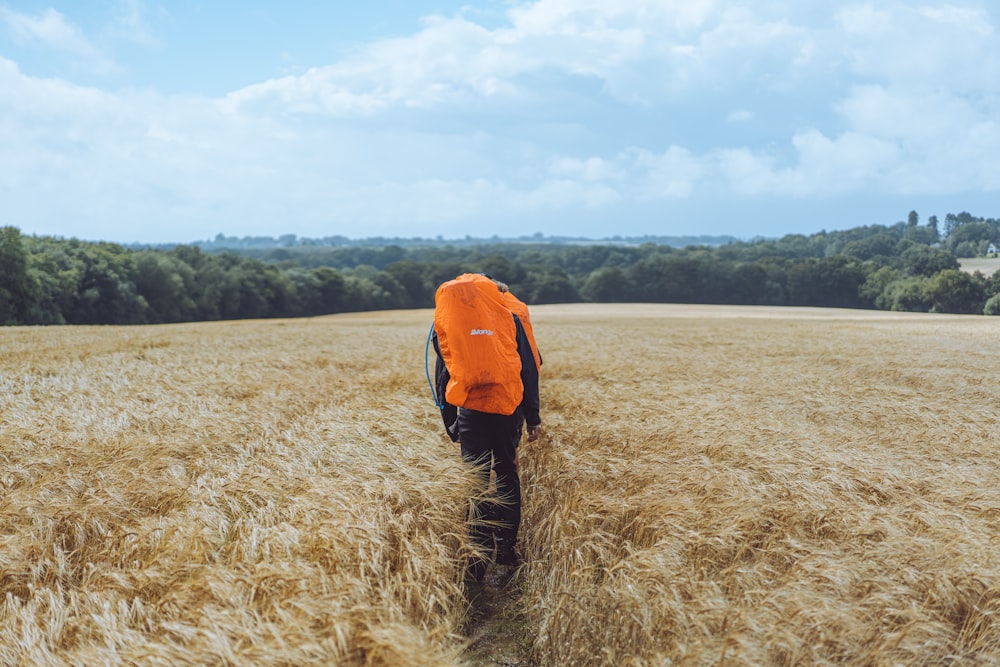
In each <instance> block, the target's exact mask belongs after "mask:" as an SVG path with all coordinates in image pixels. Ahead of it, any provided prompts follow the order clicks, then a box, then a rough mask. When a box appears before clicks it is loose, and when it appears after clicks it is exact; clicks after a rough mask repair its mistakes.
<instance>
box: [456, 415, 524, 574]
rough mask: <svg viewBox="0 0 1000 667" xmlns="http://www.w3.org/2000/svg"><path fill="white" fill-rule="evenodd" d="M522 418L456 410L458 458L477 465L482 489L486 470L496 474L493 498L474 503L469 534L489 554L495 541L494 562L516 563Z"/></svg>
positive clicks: (485, 480)
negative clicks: (459, 453)
mask: <svg viewBox="0 0 1000 667" xmlns="http://www.w3.org/2000/svg"><path fill="white" fill-rule="evenodd" d="M523 424H524V419H523V418H522V417H521V414H520V413H519V412H516V413H514V414H513V415H493V414H489V413H486V412H477V411H475V410H464V409H463V410H459V413H458V436H459V440H460V442H461V445H462V460H463V461H465V462H466V463H471V464H473V465H476V466H478V474H479V475H480V479H481V480H482V489H483V490H486V488H487V487H488V486H489V483H490V470H491V469H492V470H493V471H494V472H495V473H496V476H497V494H496V498H495V499H492V498H491V499H486V500H483V501H481V502H478V503H476V505H475V508H474V512H475V517H474V520H473V522H472V527H471V534H472V538H473V539H474V540H475V541H476V543H477V544H478V545H479V546H480V547H482V548H483V550H484V551H486V553H489V552H490V551H491V550H492V548H493V540H494V539H495V540H496V547H497V555H496V562H497V563H500V564H504V565H512V564H514V563H515V562H516V560H517V556H516V555H515V551H514V547H515V546H516V544H517V531H518V528H519V527H520V525H521V479H520V478H519V477H518V475H517V445H518V443H519V442H520V440H521V427H522V425H523Z"/></svg>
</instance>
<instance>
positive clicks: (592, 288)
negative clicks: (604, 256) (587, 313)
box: [580, 266, 632, 303]
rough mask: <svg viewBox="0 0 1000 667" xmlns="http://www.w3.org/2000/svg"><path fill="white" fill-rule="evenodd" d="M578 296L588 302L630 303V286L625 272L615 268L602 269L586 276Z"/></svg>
mask: <svg viewBox="0 0 1000 667" xmlns="http://www.w3.org/2000/svg"><path fill="white" fill-rule="evenodd" d="M580 294H581V296H583V298H585V299H586V300H588V301H596V302H599V303H608V302H623V301H631V300H632V286H631V284H630V283H629V280H628V278H626V277H625V272H624V271H622V270H621V269H620V268H618V267H617V266H609V267H602V268H599V269H597V270H595V271H593V272H591V273H590V274H589V275H588V276H587V278H586V280H584V282H583V286H582V287H581V288H580Z"/></svg>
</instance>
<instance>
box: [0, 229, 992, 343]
mask: <svg viewBox="0 0 1000 667" xmlns="http://www.w3.org/2000/svg"><path fill="white" fill-rule="evenodd" d="M998 241H1000V221H998V220H995V219H984V218H978V217H975V216H972V215H970V214H969V213H960V214H957V215H955V214H949V215H948V216H946V218H945V221H944V225H943V229H939V221H938V220H937V218H935V217H933V216H932V217H931V218H929V219H928V221H927V222H926V223H925V224H922V223H921V222H920V220H919V216H918V215H917V213H916V212H911V213H910V215H909V217H908V219H907V220H906V221H905V222H899V223H896V224H894V225H872V226H865V227H856V228H853V229H848V230H845V231H834V232H826V231H823V232H819V233H816V234H812V235H809V236H806V235H801V234H793V235H788V236H785V237H783V238H781V239H777V240H766V239H757V240H753V241H733V242H730V243H726V244H724V245H716V246H711V245H690V246H687V247H683V248H678V247H673V246H669V245H661V244H656V243H641V244H627V243H607V244H580V243H573V244H567V243H553V242H538V243H532V242H527V241H520V242H492V241H481V242H479V243H478V244H475V245H462V246H458V245H454V244H449V243H447V242H440V243H437V244H426V245H414V246H410V247H405V248H404V247H401V246H398V245H371V246H351V247H343V246H323V245H313V244H286V245H284V246H281V247H275V246H272V247H270V248H266V247H263V248H262V247H257V248H251V249H247V248H244V249H226V250H218V251H208V250H205V249H202V248H200V247H197V246H194V245H180V246H175V247H170V248H144V249H140V248H126V247H123V246H121V245H117V244H113V243H105V242H98V243H93V242H85V241H79V240H77V239H62V238H53V237H39V236H26V235H23V234H21V233H20V231H19V230H18V229H17V228H16V227H2V228H0V322H2V323H4V324H139V323H162V322H183V321H199V320H220V319H244V318H269V317H299V316H310V315H323V314H329V313H338V312H349V311H362V310H385V309H396V308H425V307H431V306H433V303H434V291H435V289H436V288H437V286H438V285H439V284H440V283H442V282H444V281H446V280H449V279H451V278H454V277H455V276H456V275H459V274H461V273H464V272H486V273H489V274H490V275H492V276H494V277H496V278H498V279H500V280H503V281H505V282H507V283H508V284H509V285H510V286H511V289H512V290H513V291H514V293H516V294H517V295H518V296H519V297H521V298H522V299H523V300H525V301H527V302H528V303H529V304H541V303H569V302H576V301H593V302H661V303H709V304H748V305H778V306H828V307H838V308H878V309H885V310H907V311H924V312H928V311H929V312H948V313H986V314H990V315H994V314H1000V273H995V274H993V275H992V276H990V277H988V278H987V277H984V276H983V275H982V274H979V273H972V274H970V273H965V272H962V271H959V264H958V260H957V259H956V257H957V256H981V255H985V254H986V253H987V252H989V251H990V250H991V246H993V244H997V243H998Z"/></svg>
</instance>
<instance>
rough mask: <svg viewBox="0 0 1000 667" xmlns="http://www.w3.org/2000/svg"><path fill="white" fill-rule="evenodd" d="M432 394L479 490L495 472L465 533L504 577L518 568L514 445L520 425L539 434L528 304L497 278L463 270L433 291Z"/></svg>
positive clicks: (474, 566) (476, 564)
mask: <svg viewBox="0 0 1000 667" xmlns="http://www.w3.org/2000/svg"><path fill="white" fill-rule="evenodd" d="M434 301H435V310H434V334H433V341H434V349H435V351H436V352H437V363H436V366H435V376H436V378H435V379H436V391H437V396H438V397H440V398H439V404H440V406H441V417H442V419H443V420H444V426H445V430H446V431H447V433H448V436H449V437H450V438H451V440H452V441H453V442H457V443H459V445H460V446H461V452H462V460H463V461H465V462H467V463H470V464H473V465H478V466H479V468H478V472H479V475H480V478H481V480H482V484H483V487H482V488H483V489H484V490H485V488H486V486H487V485H488V484H489V479H490V469H491V468H492V470H493V471H494V472H495V473H496V486H497V499H496V500H493V501H489V500H487V501H481V502H478V503H476V506H475V508H474V512H475V516H474V520H473V522H472V527H471V535H472V538H473V540H474V541H475V542H476V544H477V545H478V546H479V547H480V548H481V549H482V550H483V552H484V553H485V554H490V553H491V552H492V550H493V547H494V541H495V547H496V557H495V560H494V562H495V563H496V564H497V565H500V566H503V567H504V568H506V570H507V574H508V575H510V574H512V573H513V568H514V567H515V566H516V565H517V553H516V550H515V547H516V544H517V532H518V528H519V526H520V523H521V481H520V478H519V477H518V473H517V446H518V443H519V442H520V440H521V435H522V430H523V427H524V426H525V424H526V425H527V431H528V442H534V441H535V440H538V438H539V436H540V435H541V431H542V420H541V417H540V416H539V399H538V368H539V366H540V365H541V355H539V354H538V352H537V345H536V344H535V342H534V333H533V331H532V330H531V326H530V320H529V319H528V308H527V306H525V305H524V304H523V303H522V302H521V301H520V300H518V299H517V298H516V297H514V295H513V294H511V293H510V291H509V290H508V289H507V286H506V285H504V284H503V283H501V282H498V281H495V280H493V278H491V277H490V276H487V275H485V274H471V273H466V274H463V275H460V276H458V277H457V278H455V279H454V280H450V281H448V282H446V283H444V284H442V285H441V286H440V287H439V288H438V290H437V293H436V294H435V297H434ZM486 565H487V563H486V561H484V560H481V559H473V561H472V563H471V564H470V574H471V576H472V577H473V578H474V579H475V580H476V582H477V583H481V582H482V580H483V576H484V575H485V572H486Z"/></svg>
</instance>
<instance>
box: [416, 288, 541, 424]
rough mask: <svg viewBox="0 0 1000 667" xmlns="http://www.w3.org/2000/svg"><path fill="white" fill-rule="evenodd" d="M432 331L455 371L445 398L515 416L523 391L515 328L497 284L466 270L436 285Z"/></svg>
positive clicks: (490, 411)
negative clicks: (452, 278) (438, 285)
mask: <svg viewBox="0 0 1000 667" xmlns="http://www.w3.org/2000/svg"><path fill="white" fill-rule="evenodd" d="M434 331H435V332H436V333H437V337H438V346H439V347H440V349H441V358H442V359H443V360H444V364H445V366H446V367H447V369H448V373H449V374H450V375H451V379H450V380H449V381H448V386H447V388H446V390H445V396H444V397H445V400H446V401H448V403H450V404H452V405H457V406H459V407H463V408H468V409H469V410H478V411H479V412H489V413H491V414H499V415H511V414H514V411H515V410H516V409H517V407H518V406H519V405H520V404H521V400H522V397H523V393H524V386H523V385H522V384H521V357H520V355H519V354H518V352H517V328H516V326H515V325H514V317H513V316H512V314H511V311H510V310H509V308H508V305H507V303H506V301H505V300H504V295H503V294H501V293H500V290H499V289H497V286H496V284H495V283H494V282H493V281H492V280H490V279H489V278H487V277H486V276H481V275H478V274H473V273H465V274H462V275H460V276H459V277H457V278H455V279H454V280H449V281H448V282H446V283H444V284H443V285H441V286H440V287H438V289H437V293H436V294H435V295H434Z"/></svg>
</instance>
